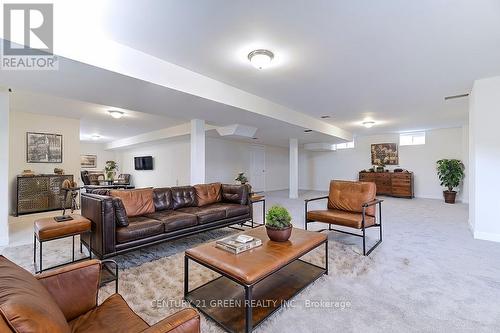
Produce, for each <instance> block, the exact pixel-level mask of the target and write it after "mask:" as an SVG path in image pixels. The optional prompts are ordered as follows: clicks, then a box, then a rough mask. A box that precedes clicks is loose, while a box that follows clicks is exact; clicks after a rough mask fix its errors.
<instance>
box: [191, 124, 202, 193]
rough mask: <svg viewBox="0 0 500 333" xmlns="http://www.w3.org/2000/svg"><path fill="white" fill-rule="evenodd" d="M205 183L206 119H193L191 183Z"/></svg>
mask: <svg viewBox="0 0 500 333" xmlns="http://www.w3.org/2000/svg"><path fill="white" fill-rule="evenodd" d="M203 183H205V121H204V120H201V119H192V120H191V185H195V184H203Z"/></svg>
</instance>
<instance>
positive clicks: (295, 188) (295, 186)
mask: <svg viewBox="0 0 500 333" xmlns="http://www.w3.org/2000/svg"><path fill="white" fill-rule="evenodd" d="M289 155H290V183H289V189H290V195H289V196H290V199H296V198H298V197H299V141H298V140H297V139H290V153H289Z"/></svg>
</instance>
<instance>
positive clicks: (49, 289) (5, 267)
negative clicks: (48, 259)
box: [0, 256, 200, 333]
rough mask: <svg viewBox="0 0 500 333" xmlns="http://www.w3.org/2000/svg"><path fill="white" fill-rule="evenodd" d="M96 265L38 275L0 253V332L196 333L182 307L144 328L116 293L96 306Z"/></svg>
mask: <svg viewBox="0 0 500 333" xmlns="http://www.w3.org/2000/svg"><path fill="white" fill-rule="evenodd" d="M100 272H101V263H100V262H99V261H98V260H89V261H84V262H80V263H76V264H71V265H68V266H65V267H63V268H59V269H57V270H52V271H48V272H45V273H42V274H39V275H35V276H33V275H31V273H29V272H28V271H26V270H24V269H22V268H21V267H19V266H17V265H16V264H14V263H13V262H11V261H9V260H8V259H6V258H5V257H4V256H0V332H2V333H4V332H5V333H7V332H16V333H34V332H37V333H70V332H72V333H80V332H82V333H83V332H92V333H99V332H103V333H114V332H116V333H122V332H129V333H134V332H143V333H166V332H171V333H199V332H200V317H199V315H198V313H197V312H196V311H194V310H193V309H185V310H182V311H179V312H177V313H175V314H173V315H172V316H170V317H167V318H165V319H163V320H161V321H160V322H158V323H157V324H155V325H153V326H150V325H148V324H147V323H146V322H145V321H144V320H143V319H142V318H141V317H139V316H138V315H137V314H136V313H135V312H134V311H132V309H130V307H129V306H128V304H127V302H125V300H124V299H123V298H122V297H121V296H120V295H119V294H114V295H112V296H110V297H108V298H107V299H106V300H105V301H104V302H103V303H102V304H101V305H97V294H98V292H99V275H100Z"/></svg>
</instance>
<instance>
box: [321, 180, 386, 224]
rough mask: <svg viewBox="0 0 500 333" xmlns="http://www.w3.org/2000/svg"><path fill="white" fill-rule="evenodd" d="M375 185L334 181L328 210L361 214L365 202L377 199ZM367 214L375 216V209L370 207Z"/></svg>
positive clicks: (329, 196)
mask: <svg viewBox="0 0 500 333" xmlns="http://www.w3.org/2000/svg"><path fill="white" fill-rule="evenodd" d="M376 194H377V187H376V185H375V183H369V182H357V181H354V182H353V181H341V180H332V181H331V182H330V192H329V195H328V209H338V210H343V211H347V212H356V213H361V212H362V211H363V204H364V203H365V202H369V201H372V200H373V199H375V196H376ZM366 214H367V215H371V216H375V207H374V206H372V207H368V208H367V209H366Z"/></svg>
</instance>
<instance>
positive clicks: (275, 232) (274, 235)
mask: <svg viewBox="0 0 500 333" xmlns="http://www.w3.org/2000/svg"><path fill="white" fill-rule="evenodd" d="M266 231H267V236H268V237H269V239H270V240H272V241H275V242H286V241H287V240H288V239H289V238H290V236H291V235H292V226H289V227H288V228H286V229H276V228H271V227H268V226H267V225H266Z"/></svg>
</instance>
